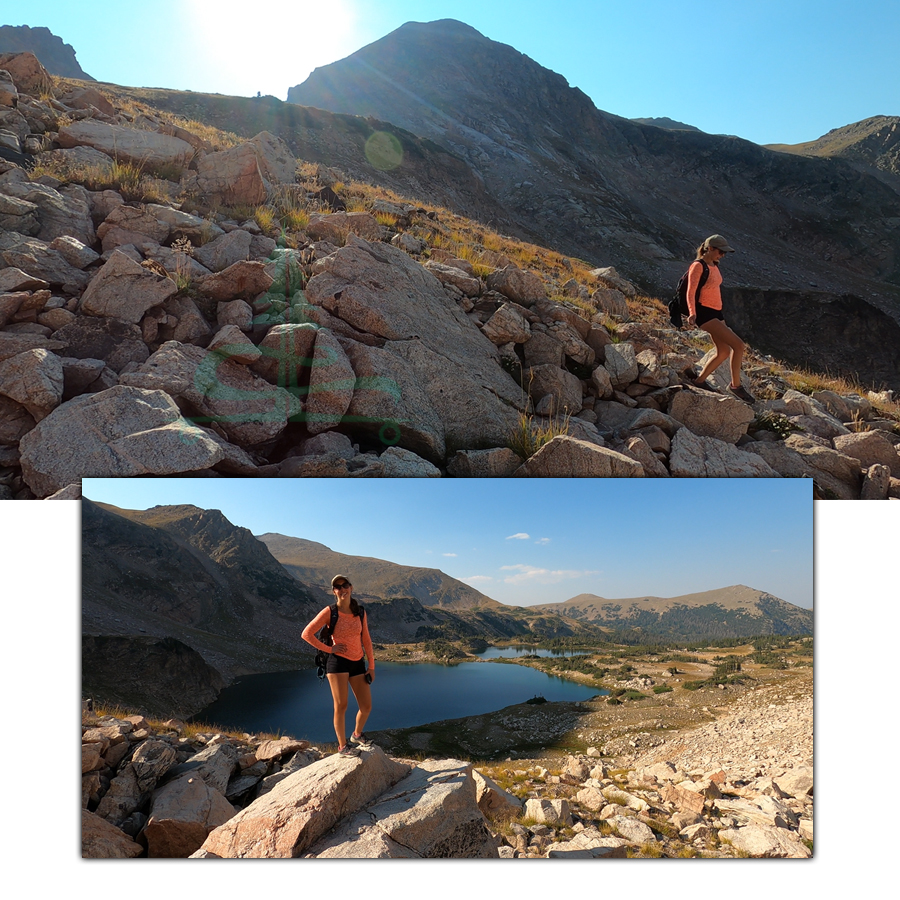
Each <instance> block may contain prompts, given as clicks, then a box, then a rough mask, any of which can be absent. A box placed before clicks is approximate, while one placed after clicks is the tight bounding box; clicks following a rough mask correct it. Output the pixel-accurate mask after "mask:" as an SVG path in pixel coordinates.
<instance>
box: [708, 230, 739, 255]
mask: <svg viewBox="0 0 900 900" xmlns="http://www.w3.org/2000/svg"><path fill="white" fill-rule="evenodd" d="M703 243H704V244H706V246H707V247H715V248H716V250H721V251H722V252H723V253H734V247H730V246H729V245H728V241H726V240H725V238H723V237H722V235H721V234H713V235H710V236H709V237H708V238H707V239H706V240H705V241H704V242H703Z"/></svg>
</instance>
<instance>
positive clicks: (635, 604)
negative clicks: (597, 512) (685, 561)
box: [534, 584, 813, 639]
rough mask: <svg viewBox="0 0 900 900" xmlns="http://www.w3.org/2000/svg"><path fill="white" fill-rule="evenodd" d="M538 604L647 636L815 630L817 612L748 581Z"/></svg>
mask: <svg viewBox="0 0 900 900" xmlns="http://www.w3.org/2000/svg"><path fill="white" fill-rule="evenodd" d="M534 609H537V610H540V611H542V612H547V613H555V614H556V615H560V616H565V617H569V618H573V619H578V620H579V621H581V622H590V623H593V624H596V625H602V626H605V627H608V628H612V629H615V630H621V631H625V630H628V629H637V630H640V631H642V632H645V633H646V634H647V635H648V636H649V635H652V636H655V637H668V638H674V639H678V638H681V637H684V638H685V639H690V636H691V635H698V634H702V635H704V636H706V637H732V636H735V637H749V636H752V635H760V634H812V633H813V613H812V610H811V609H803V608H802V607H799V606H794V604H792V603H787V602H785V601H784V600H780V599H778V598H777V597H773V596H772V595H771V594H769V593H766V592H765V591H759V590H756V589H755V588H750V587H747V586H746V585H743V584H737V585H732V586H731V587H726V588H717V589H716V590H713V591H703V592H701V593H697V594H685V595H683V596H681V597H635V598H629V599H623V600H607V599H605V598H603V597H598V596H596V595H595V594H579V595H578V596H577V597H572V599H571V600H566V601H565V602H564V603H548V604H545V605H543V606H538V607H534Z"/></svg>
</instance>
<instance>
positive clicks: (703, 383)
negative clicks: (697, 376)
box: [691, 379, 716, 393]
mask: <svg viewBox="0 0 900 900" xmlns="http://www.w3.org/2000/svg"><path fill="white" fill-rule="evenodd" d="M691 384H692V385H693V386H694V387H695V388H702V389H703V390H704V391H712V392H713V393H715V390H716V389H715V388H714V387H713V386H712V385H711V384H710V383H709V382H708V381H707V380H706V379H704V380H703V381H691Z"/></svg>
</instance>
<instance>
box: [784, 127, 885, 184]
mask: <svg viewBox="0 0 900 900" xmlns="http://www.w3.org/2000/svg"><path fill="white" fill-rule="evenodd" d="M768 147H769V149H770V150H777V151H779V152H781V153H794V154H798V155H800V156H818V157H823V158H826V159H834V158H840V159H844V160H846V161H847V162H848V163H850V165H852V166H854V167H855V168H857V169H859V170H860V171H862V172H866V173H868V174H871V175H874V176H875V177H876V178H880V179H881V180H882V181H884V183H885V184H887V185H890V186H891V187H892V188H893V189H894V190H895V191H896V190H900V117H898V116H872V117H871V118H869V119H863V120H862V121H861V122H855V123H853V124H852V125H844V126H843V127H841V128H833V129H832V130H831V131H829V132H828V133H827V134H824V135H822V137H820V138H818V139H817V140H815V141H806V142H805V143H802V144H769V145H768Z"/></svg>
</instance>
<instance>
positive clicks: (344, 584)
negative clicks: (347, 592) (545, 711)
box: [334, 581, 353, 591]
mask: <svg viewBox="0 0 900 900" xmlns="http://www.w3.org/2000/svg"><path fill="white" fill-rule="evenodd" d="M352 586H353V585H351V584H350V582H349V581H342V582H341V583H340V584H336V585H334V589H335V590H336V591H342V590H343V589H344V588H348V587H352Z"/></svg>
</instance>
